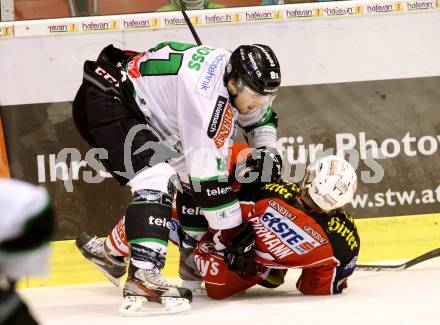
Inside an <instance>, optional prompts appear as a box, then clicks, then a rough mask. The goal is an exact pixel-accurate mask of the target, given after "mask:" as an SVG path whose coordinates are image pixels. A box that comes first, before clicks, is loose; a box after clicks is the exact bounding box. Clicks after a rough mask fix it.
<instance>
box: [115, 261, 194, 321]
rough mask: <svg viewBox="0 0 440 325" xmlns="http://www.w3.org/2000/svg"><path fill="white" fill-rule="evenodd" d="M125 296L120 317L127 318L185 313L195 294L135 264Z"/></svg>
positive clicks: (131, 269) (157, 272)
mask: <svg viewBox="0 0 440 325" xmlns="http://www.w3.org/2000/svg"><path fill="white" fill-rule="evenodd" d="M123 295H124V303H123V304H122V306H121V308H120V309H119V313H120V314H121V315H124V316H150V315H158V314H175V313H181V312H184V311H187V310H189V309H190V308H191V306H190V303H191V301H192V293H191V290H189V289H186V288H181V287H177V286H175V285H172V284H170V283H168V281H167V280H166V279H165V278H164V277H162V275H161V274H160V271H159V270H158V269H156V268H154V269H151V270H146V269H139V268H137V267H135V266H134V265H132V264H131V263H130V266H129V269H128V278H127V281H126V282H125V285H124V289H123Z"/></svg>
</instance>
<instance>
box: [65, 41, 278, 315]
mask: <svg viewBox="0 0 440 325" xmlns="http://www.w3.org/2000/svg"><path fill="white" fill-rule="evenodd" d="M280 82H281V73H280V67H279V63H278V61H277V58H276V56H275V54H274V53H273V51H272V50H271V49H270V48H269V47H268V46H265V45H258V44H255V45H242V46H240V47H238V48H237V49H236V50H235V51H233V52H232V53H231V52H229V51H228V50H225V49H221V48H212V47H210V46H205V45H201V46H196V45H192V44H184V43H177V42H163V43H160V44H158V45H157V46H156V47H154V48H151V49H149V50H148V51H145V52H141V53H138V52H130V51H122V50H119V49H116V48H114V47H113V46H111V45H110V46H108V47H106V48H105V49H104V50H103V51H102V52H101V54H100V55H99V57H98V59H97V61H86V62H85V64H84V78H83V83H82V85H81V87H80V89H79V91H78V93H77V95H76V97H75V100H74V103H73V117H74V121H75V124H76V126H77V129H78V130H79V132H80V133H81V135H82V136H83V137H84V139H85V140H86V141H87V142H88V143H89V145H90V146H91V147H95V148H103V149H105V150H106V151H105V152H104V153H103V154H101V155H100V158H101V159H100V160H101V162H102V163H103V165H104V166H105V167H106V168H107V170H108V171H109V172H110V173H112V175H113V176H114V177H115V178H116V179H117V180H118V181H119V183H120V184H121V185H126V184H128V185H129V186H130V188H131V191H132V195H133V196H132V201H131V202H130V204H129V205H128V208H127V211H126V214H125V229H126V236H127V239H128V242H129V243H130V263H129V269H128V279H127V281H126V283H125V285H124V289H123V295H124V303H123V305H122V307H121V309H120V312H121V313H123V314H125V315H133V314H135V315H139V314H143V313H145V314H151V313H175V312H180V311H185V310H188V309H189V308H190V307H189V303H190V301H191V297H192V296H191V291H190V290H188V289H185V288H182V287H176V286H174V285H171V284H170V283H168V282H167V281H166V279H164V278H163V277H162V276H161V275H160V270H161V269H162V268H163V266H164V264H165V257H166V247H167V241H168V237H169V230H170V224H171V204H172V201H173V196H174V191H175V187H176V184H177V183H179V182H176V179H177V177H176V174H177V175H178V178H179V179H180V183H181V184H183V187H184V188H186V189H187V191H188V192H189V193H190V195H191V196H192V198H193V200H194V201H195V203H196V205H197V206H199V207H200V208H201V210H202V211H203V215H204V216H205V217H206V220H207V222H208V224H209V227H210V228H211V229H212V230H215V231H218V232H219V233H221V238H222V239H223V241H224V244H225V245H226V246H227V247H228V248H229V249H230V251H231V254H230V255H229V256H233V258H231V259H230V260H229V261H227V264H228V266H229V267H230V268H231V269H233V270H238V271H239V270H241V269H243V268H244V267H246V266H247V264H248V263H250V261H251V260H252V257H253V254H254V250H253V244H254V243H253V241H252V240H250V241H243V238H250V237H249V236H241V235H240V234H243V233H246V232H251V231H252V227H249V224H247V223H243V222H242V218H241V210H240V204H239V202H238V200H237V198H236V196H235V194H234V192H233V191H232V189H231V186H230V184H229V182H228V176H229V175H228V171H227V168H226V165H227V161H228V156H229V148H230V147H231V144H232V142H233V140H234V138H235V136H236V134H237V130H238V127H241V128H243V129H244V131H245V133H246V137H247V141H248V143H249V146H250V147H252V148H257V149H255V152H256V153H257V155H254V156H255V157H259V159H264V160H265V161H267V160H270V161H271V162H272V164H271V168H272V169H274V170H278V171H279V170H280V168H281V158H280V157H279V155H278V154H277V153H276V150H275V149H274V148H275V147H276V140H277V136H276V128H277V116H276V113H275V112H273V111H272V101H273V99H274V98H275V95H276V94H277V91H278V88H279V86H280ZM77 245H78V247H79V248H80V250H81V251H82V253H83V254H84V256H85V257H86V258H88V259H90V260H92V259H93V260H95V261H96V260H97V259H99V258H101V264H102V265H101V266H100V267H101V269H104V270H105V272H107V274H108V275H109V276H110V277H111V278H113V279H117V278H119V277H121V276H122V275H123V274H124V272H125V263H124V262H123V260H122V258H121V256H122V255H123V254H122V253H121V252H118V250H117V249H116V248H115V246H117V245H111V242H110V240H107V241H106V245H105V246H104V247H103V246H102V243H101V242H99V240H97V238H93V237H90V236H87V235H82V236H80V237H79V238H78V240H77ZM104 248H105V252H104V253H103V250H104ZM99 256H100V257H99ZM95 264H96V263H95ZM151 303H156V305H154V304H151ZM159 304H161V306H160V305H159ZM158 305H159V306H158Z"/></svg>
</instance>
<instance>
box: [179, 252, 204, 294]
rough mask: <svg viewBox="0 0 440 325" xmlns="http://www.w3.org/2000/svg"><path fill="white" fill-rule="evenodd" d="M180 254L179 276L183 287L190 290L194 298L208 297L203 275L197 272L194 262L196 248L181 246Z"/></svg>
mask: <svg viewBox="0 0 440 325" xmlns="http://www.w3.org/2000/svg"><path fill="white" fill-rule="evenodd" d="M179 252H180V260H179V276H180V278H181V279H182V287H184V288H188V289H190V290H191V291H192V293H193V296H206V289H205V288H204V287H203V279H202V275H201V274H200V272H199V271H198V270H197V266H196V262H195V260H194V248H193V247H189V248H185V247H182V246H181V247H179Z"/></svg>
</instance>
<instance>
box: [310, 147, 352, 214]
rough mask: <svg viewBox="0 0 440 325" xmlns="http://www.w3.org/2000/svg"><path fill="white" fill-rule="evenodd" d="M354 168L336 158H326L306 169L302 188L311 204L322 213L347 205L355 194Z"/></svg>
mask: <svg viewBox="0 0 440 325" xmlns="http://www.w3.org/2000/svg"><path fill="white" fill-rule="evenodd" d="M356 187H357V177H356V172H355V170H354V168H353V167H352V166H351V165H350V164H349V163H348V162H347V161H346V160H344V159H342V158H340V157H338V156H334V155H332V156H327V157H324V158H320V159H318V160H316V161H315V162H314V163H313V164H311V165H309V166H308V167H307V173H306V176H305V177H304V180H303V184H302V188H306V189H307V191H308V194H309V196H310V198H311V199H312V200H313V202H314V203H315V204H316V205H317V206H318V207H320V208H321V209H322V210H324V211H330V210H334V209H337V208H340V207H342V206H343V205H345V204H347V203H349V202H350V201H351V200H352V199H353V196H354V193H355V192H356Z"/></svg>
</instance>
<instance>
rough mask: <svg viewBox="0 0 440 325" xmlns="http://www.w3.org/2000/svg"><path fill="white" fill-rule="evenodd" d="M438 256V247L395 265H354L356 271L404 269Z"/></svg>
mask: <svg viewBox="0 0 440 325" xmlns="http://www.w3.org/2000/svg"><path fill="white" fill-rule="evenodd" d="M439 256H440V248H436V249H433V250H432V251H430V252H428V253H425V254H423V255H420V256H418V257H416V258H413V259H412V260H409V261H408V262H405V263H402V264H397V265H373V264H371V265H368V264H358V265H356V271H388V270H405V269H407V268H410V267H411V266H414V265H416V264H419V263H422V262H424V261H427V260H430V259H431V258H435V257H439Z"/></svg>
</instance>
